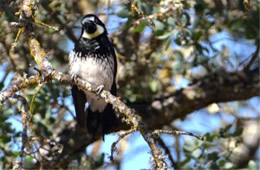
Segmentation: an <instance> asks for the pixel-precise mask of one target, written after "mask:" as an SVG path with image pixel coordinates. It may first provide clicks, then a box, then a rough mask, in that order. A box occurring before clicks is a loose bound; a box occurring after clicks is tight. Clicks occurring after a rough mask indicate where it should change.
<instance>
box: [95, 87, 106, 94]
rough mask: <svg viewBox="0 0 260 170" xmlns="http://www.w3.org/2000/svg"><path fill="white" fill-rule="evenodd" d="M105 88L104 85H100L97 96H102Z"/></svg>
mask: <svg viewBox="0 0 260 170" xmlns="http://www.w3.org/2000/svg"><path fill="white" fill-rule="evenodd" d="M104 88H105V86H104V85H99V86H97V89H96V93H97V94H101V93H102V91H103V90H104Z"/></svg>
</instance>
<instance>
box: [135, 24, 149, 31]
mask: <svg viewBox="0 0 260 170" xmlns="http://www.w3.org/2000/svg"><path fill="white" fill-rule="evenodd" d="M146 26H147V21H142V22H141V23H140V24H139V25H137V27H136V28H135V32H142V31H143V30H144V29H145V27H146Z"/></svg>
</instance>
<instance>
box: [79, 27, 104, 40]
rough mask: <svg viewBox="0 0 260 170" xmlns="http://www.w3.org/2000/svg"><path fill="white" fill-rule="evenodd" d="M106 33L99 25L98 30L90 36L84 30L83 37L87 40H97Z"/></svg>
mask: <svg viewBox="0 0 260 170" xmlns="http://www.w3.org/2000/svg"><path fill="white" fill-rule="evenodd" d="M104 32H105V29H104V28H103V27H102V26H100V25H97V30H96V31H95V32H94V33H92V34H90V33H87V31H85V30H84V31H83V34H82V37H83V38H87V39H93V38H96V37H98V36H99V35H101V34H103V33H104Z"/></svg>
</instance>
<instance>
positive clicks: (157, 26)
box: [153, 20, 165, 31]
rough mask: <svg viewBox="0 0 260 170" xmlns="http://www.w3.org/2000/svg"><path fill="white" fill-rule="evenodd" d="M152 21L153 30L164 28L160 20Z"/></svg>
mask: <svg viewBox="0 0 260 170" xmlns="http://www.w3.org/2000/svg"><path fill="white" fill-rule="evenodd" d="M153 23H154V25H155V31H158V30H163V29H164V28H165V25H164V23H162V22H161V21H158V20H154V21H153Z"/></svg>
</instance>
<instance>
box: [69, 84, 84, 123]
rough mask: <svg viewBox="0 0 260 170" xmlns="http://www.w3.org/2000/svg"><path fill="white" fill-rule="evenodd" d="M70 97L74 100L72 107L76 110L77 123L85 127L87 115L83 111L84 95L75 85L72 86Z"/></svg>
mask: <svg viewBox="0 0 260 170" xmlns="http://www.w3.org/2000/svg"><path fill="white" fill-rule="evenodd" d="M71 91H72V97H73V102H74V107H75V110H76V119H77V122H78V125H79V126H80V127H81V128H86V125H87V122H86V121H87V115H86V113H85V104H86V101H87V99H86V95H85V93H84V92H83V91H82V90H80V89H78V87H77V86H72V89H71Z"/></svg>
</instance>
